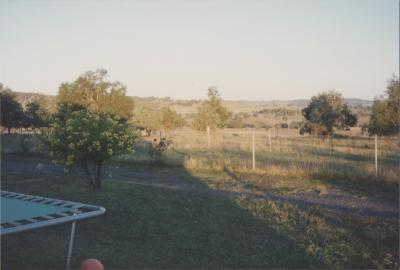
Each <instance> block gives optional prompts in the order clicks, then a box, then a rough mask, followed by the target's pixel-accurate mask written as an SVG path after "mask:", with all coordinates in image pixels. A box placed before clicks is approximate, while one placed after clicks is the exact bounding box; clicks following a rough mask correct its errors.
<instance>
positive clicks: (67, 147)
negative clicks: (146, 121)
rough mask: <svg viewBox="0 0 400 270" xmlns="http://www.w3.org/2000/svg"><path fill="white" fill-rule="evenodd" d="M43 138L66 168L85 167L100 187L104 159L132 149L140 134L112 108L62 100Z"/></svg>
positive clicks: (92, 180)
mask: <svg viewBox="0 0 400 270" xmlns="http://www.w3.org/2000/svg"><path fill="white" fill-rule="evenodd" d="M43 139H44V141H45V143H46V145H47V146H48V148H49V150H50V154H51V156H52V157H53V158H54V160H55V161H57V162H59V163H61V164H62V165H63V166H64V167H65V168H66V169H69V168H71V167H73V166H79V167H81V168H82V169H83V171H84V173H85V176H86V178H87V179H88V180H89V182H90V184H92V185H93V187H94V188H100V186H101V171H102V168H103V165H104V163H105V162H106V161H107V160H108V159H110V158H111V157H112V156H114V155H116V154H120V153H127V152H130V151H132V149H133V145H134V143H135V141H136V139H137V134H136V133H135V131H134V130H132V129H130V128H129V127H128V124H127V121H126V120H125V119H123V118H121V117H119V116H116V115H113V114H111V113H109V112H94V111H91V110H89V109H87V108H83V107H79V106H77V105H71V104H61V105H59V110H58V112H57V113H56V114H55V115H54V116H53V119H52V121H51V123H50V127H49V129H48V130H46V131H44V134H43Z"/></svg>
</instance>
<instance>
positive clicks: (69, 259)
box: [65, 221, 76, 270]
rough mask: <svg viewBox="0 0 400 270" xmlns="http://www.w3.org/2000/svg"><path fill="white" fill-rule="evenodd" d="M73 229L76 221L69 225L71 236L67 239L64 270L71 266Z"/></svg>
mask: <svg viewBox="0 0 400 270" xmlns="http://www.w3.org/2000/svg"><path fill="white" fill-rule="evenodd" d="M75 227H76V221H74V222H72V225H71V234H70V237H69V243H68V250H67V261H66V263H65V270H69V268H70V266H71V256H72V248H73V246H74V238H75Z"/></svg>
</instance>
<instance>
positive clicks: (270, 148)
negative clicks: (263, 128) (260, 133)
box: [268, 128, 272, 151]
mask: <svg viewBox="0 0 400 270" xmlns="http://www.w3.org/2000/svg"><path fill="white" fill-rule="evenodd" d="M268 140H269V151H272V141H271V129H270V128H269V129H268Z"/></svg>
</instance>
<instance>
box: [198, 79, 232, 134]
mask: <svg viewBox="0 0 400 270" xmlns="http://www.w3.org/2000/svg"><path fill="white" fill-rule="evenodd" d="M230 115H231V113H230V112H229V111H228V109H227V108H225V107H224V106H223V105H222V99H221V96H220V94H219V92H218V89H217V88H216V87H210V88H208V100H206V101H204V102H203V103H202V104H201V105H200V107H199V108H198V111H197V114H196V117H195V120H194V123H193V126H194V128H196V129H198V130H206V128H207V126H209V127H210V128H211V129H216V128H223V127H225V126H227V124H228V120H229V118H230Z"/></svg>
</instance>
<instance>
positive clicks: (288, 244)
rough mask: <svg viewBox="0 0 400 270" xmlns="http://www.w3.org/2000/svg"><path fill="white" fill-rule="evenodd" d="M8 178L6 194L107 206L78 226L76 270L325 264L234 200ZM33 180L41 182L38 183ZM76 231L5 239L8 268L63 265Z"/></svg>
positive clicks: (62, 180) (41, 232)
mask: <svg viewBox="0 0 400 270" xmlns="http://www.w3.org/2000/svg"><path fill="white" fill-rule="evenodd" d="M149 169H152V168H151V167H150V168H149ZM153 169H155V170H156V169H157V167H154V168H153ZM2 175H3V183H2V184H3V188H4V189H6V190H10V191H15V192H21V193H27V194H35V195H43V196H48V197H54V198H60V199H67V200H71V201H78V202H84V203H89V204H95V205H101V206H104V207H105V208H106V209H107V213H106V215H104V216H102V217H98V218H94V219H92V220H87V221H81V222H79V223H78V226H77V234H76V239H75V240H76V241H75V249H74V254H73V266H75V267H77V266H78V265H79V263H80V262H81V261H82V260H84V259H86V258H92V257H94V258H98V259H100V260H101V261H102V262H103V263H104V265H105V266H106V268H107V269H127V268H128V269H132V268H141V269H143V268H173V269H176V268H185V269H188V268H313V267H318V268H320V267H323V266H324V264H323V263H322V262H321V261H320V260H319V259H317V258H316V257H314V256H313V255H311V254H309V253H308V252H306V251H305V250H304V247H302V246H301V245H299V244H298V243H296V242H295V241H294V240H293V239H290V238H289V237H288V236H287V235H285V234H282V233H281V232H279V231H277V230H276V228H274V227H273V226H271V225H270V224H269V223H266V222H265V221H263V220H262V219H259V218H257V217H255V216H254V215H253V214H252V213H251V212H249V211H248V210H246V209H243V208H242V207H240V206H238V205H237V203H236V202H235V201H234V200H230V199H224V198H221V197H217V196H212V195H210V194H207V193H195V192H180V191H174V190H170V189H164V188H157V187H148V186H138V185H131V184H129V183H122V182H118V181H110V180H109V181H105V183H104V184H103V187H102V189H101V190H98V191H94V190H92V189H91V188H90V187H89V186H88V185H87V184H86V183H82V182H80V181H79V180H78V179H74V180H72V181H71V179H69V176H64V177H59V176H49V175H46V176H39V175H36V176H32V175H29V174H10V173H7V171H2ZM180 177H184V178H187V179H191V181H192V182H196V177H195V176H193V175H192V174H191V173H190V172H187V171H186V172H180ZM21 178H22V179H23V180H22V181H21ZM29 179H30V180H35V179H36V180H37V181H36V182H35V183H30V182H29V181H27V180H29ZM197 182H198V184H199V185H203V184H202V183H201V181H199V180H198V179H197ZM203 188H204V189H207V187H206V186H204V187H203ZM68 232H69V227H68V226H66V225H62V226H56V227H51V228H46V229H42V230H38V231H31V232H25V233H21V234H16V235H10V236H6V237H3V238H2V243H1V245H2V249H1V250H2V253H1V255H2V262H1V263H2V268H3V269H58V268H62V267H63V263H64V261H63V259H64V252H65V251H66V245H67V238H68ZM21 258H23V259H21Z"/></svg>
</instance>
